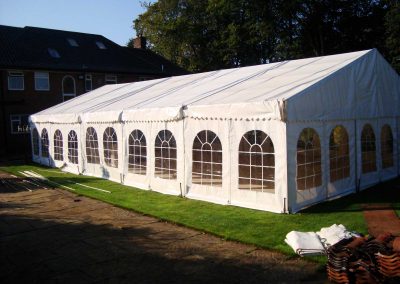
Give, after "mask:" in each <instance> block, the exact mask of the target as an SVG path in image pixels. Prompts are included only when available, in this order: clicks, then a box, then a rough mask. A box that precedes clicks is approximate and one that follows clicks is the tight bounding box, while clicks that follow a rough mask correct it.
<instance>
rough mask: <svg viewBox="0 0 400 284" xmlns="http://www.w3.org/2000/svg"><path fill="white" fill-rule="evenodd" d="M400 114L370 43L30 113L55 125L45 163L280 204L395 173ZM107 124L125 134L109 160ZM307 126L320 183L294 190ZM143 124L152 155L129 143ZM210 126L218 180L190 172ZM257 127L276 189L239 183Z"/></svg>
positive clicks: (280, 207)
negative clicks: (369, 153)
mask: <svg viewBox="0 0 400 284" xmlns="http://www.w3.org/2000/svg"><path fill="white" fill-rule="evenodd" d="M399 116H400V79H399V76H398V75H397V74H396V72H395V71H394V70H393V69H392V68H391V67H390V65H389V64H388V63H387V62H386V61H385V60H384V59H383V57H382V56H381V55H380V54H379V52H377V51H376V50H375V49H373V50H366V51H361V52H354V53H347V54H340V55H333V56H324V57H318V58H309V59H301V60H293V61H284V62H278V63H272V64H265V65H259V66H253V67H244V68H237V69H228V70H220V71H213V72H207V73H199V74H192V75H185V76H176V77H170V78H163V79H157V80H150V81H143V82H136V83H129V84H117V85H106V86H103V87H101V88H98V89H96V90H93V91H91V92H89V93H87V94H85V95H81V96H78V97H76V98H74V99H72V100H69V101H66V102H64V103H61V104H59V105H56V106H54V107H51V108H49V109H46V110H44V111H41V112H39V113H37V114H34V115H32V116H31V117H30V121H31V126H32V129H34V128H36V129H37V130H38V133H41V131H42V130H43V129H44V128H46V130H47V131H48V134H49V140H50V141H49V144H50V145H49V153H50V157H49V158H44V157H42V155H41V150H40V151H39V155H33V159H34V161H36V162H38V163H41V164H45V165H49V166H55V167H62V168H63V169H64V170H66V171H70V172H74V173H82V174H86V175H93V176H98V177H103V178H107V179H110V180H113V181H117V182H121V183H123V184H126V185H131V186H135V187H139V188H142V189H149V190H155V191H159V192H162V193H168V194H174V195H182V196H187V197H189V198H193V199H200V200H205V201H210V202H214V203H219V204H232V205H237V206H243V207H248V208H255V209H261V210H267V211H272V212H278V213H280V212H297V211H299V210H301V209H302V208H305V207H307V206H310V205H312V204H315V203H318V202H321V201H323V200H327V199H332V198H336V197H340V196H343V195H345V194H349V193H351V192H355V191H356V190H361V189H364V188H366V187H368V186H370V185H372V184H375V183H377V182H380V181H383V180H386V179H389V178H393V177H395V176H396V175H398V174H399V143H398V141H399V138H400V137H399V128H400V125H399V123H400V119H399ZM366 123H368V124H370V125H371V126H372V128H373V130H374V133H375V138H376V144H375V145H376V149H375V150H376V171H374V172H369V173H363V172H362V165H361V163H362V157H363V153H362V151H361V150H362V149H361V148H362V145H361V132H362V129H363V126H364V125H365V124H366ZM384 125H389V126H390V128H391V131H392V133H393V143H392V144H390V145H392V149H393V150H391V151H392V152H393V153H392V152H391V153H392V155H393V159H394V160H393V166H391V167H386V168H383V167H382V157H381V144H382V143H381V131H382V127H383V126H384ZM337 126H342V127H343V128H344V129H345V130H346V133H347V135H348V156H349V158H348V160H349V161H348V165H347V166H346V167H347V168H349V175H348V176H345V177H344V178H341V179H339V180H334V181H331V180H333V179H332V178H330V166H331V163H330V156H329V149H330V148H329V143H330V140H329V139H330V135H331V133H332V131H333V129H334V128H335V127H337ZM90 127H92V128H93V129H94V130H95V131H96V134H97V140H98V141H97V147H98V149H97V150H98V153H99V162H98V163H89V162H88V159H87V151H92V150H93V149H89V150H88V149H87V148H88V145H87V141H86V132H87V129H88V128H90ZM108 127H112V128H113V130H114V131H115V135H116V137H117V143H118V148H117V150H116V149H113V154H114V155H115V157H118V161H117V162H115V159H114V160H113V161H114V162H115V164H114V166H109V165H107V164H106V162H105V157H104V153H105V152H104V150H105V149H104V145H105V144H104V143H103V142H104V141H103V135H104V132H105V131H106V129H107V128H108ZM305 128H312V129H313V130H314V131H315V133H317V135H318V137H319V141H320V151H321V152H320V164H321V165H320V167H318V168H321V174H320V176H321V183H318V184H317V186H314V187H310V188H306V189H304V190H298V188H297V184H296V181H297V178H298V169H299V168H298V167H297V163H298V161H297V159H298V158H297V157H298V155H297V154H298V153H297V151H298V140H299V136H300V134H301V133H302V131H303V129H305ZM56 130H60V131H61V133H62V137H63V153H64V155H63V156H64V161H56V160H54V139H53V137H54V133H55V131H56ZM71 130H74V131H75V132H76V133H77V134H78V163H72V162H71V161H69V159H68V151H69V149H68V147H69V144H68V133H69V132H70V131H71ZM137 130H139V131H140V133H142V134H143V136H144V137H145V141H146V143H145V146H143V145H144V144H143V145H141V146H143V147H145V148H143V147H142V148H143V149H146V152H145V153H146V155H145V157H136V156H135V157H133V154H132V153H130V152H131V151H133V150H132V149H133V148H132V147H133V146H132V145H131V146H130V145H129V136H130V134H131V133H132V132H133V131H137ZM165 130H168V131H170V132H171V133H172V135H173V137H174V140H175V142H176V145H175V146H174V149H176V156H173V157H172V158H171V157H167V158H166V160H165V159H164V160H163V161H164V162H165V161H167V162H168V163H167V164H165V165H168V166H167V167H174V169H171V170H173V171H176V175H174V176H173V178H163V177H162V175H161V176H160V175H159V174H158V173H157V168H158V167H159V159H158V158H157V157H156V155H158V154H157V153H158V152H157V151H158V150H157V149H158V148H157V147H156V138H157V135H158V134H159V133H160V131H165ZM204 130H208V131H212V132H213V133H215V134H216V135H217V136H218V138H219V140H220V142H221V147H222V169H221V171H220V172H219V173H218V175H221V176H222V184H219V185H218V186H214V185H212V186H211V185H203V184H198V183H193V182H192V166H193V163H192V162H193V157H192V148H193V143H194V139H195V138H196V135H198V133H200V132H201V131H204ZM254 130H257V131H262V132H263V133H265V135H266V136H268V137H269V138H270V139H271V142H272V144H273V149H274V153H273V155H274V165H273V168H274V175H273V183H274V188H273V190H245V189H239V188H240V187H239V169H238V165H239V154H238V153H239V144H240V141H241V139H242V137H243V135H244V134H245V133H246V132H249V131H254ZM314 136H315V135H314ZM39 140H40V139H39ZM39 142H40V141H39ZM91 144H93V143H91ZM385 145H388V143H386V144H385ZM89 146H90V147H92V146H93V145H89ZM90 147H89V148H90ZM163 147H167V146H166V145H163V146H162V147H161V148H162V149H161V150H160V151H161V152H163V151H164V150H165V149H164V148H163ZM307 147H308V146H307ZM385 147H386V148H387V146H385ZM142 148H141V149H142ZM386 148H385V149H386ZM39 149H41V147H39ZM106 150H107V149H106ZM167 150H168V151H169V149H167ZM135 151H136V150H135ZM312 151H313V153H314V154H316V155H319V154H318V153H317V152H316V150H315V149H313V150H312ZM156 152H157V153H156ZM32 153H34V152H33V151H32ZM171 153H175V152H171ZM173 155H175V154H173ZM318 157H319V156H318ZM138 159H139V160H140V163H142V164H141V170H140V171H133V170H131V169H132V165H131V163H139V162H138V161H139V160H138ZM331 160H332V159H331ZM92 162H93V161H92ZM164 162H162V163H164ZM143 163H144V164H143ZM318 163H319V161H318ZM306 171H309V170H308V169H306ZM313 171H315V168H313ZM254 172H255V171H254ZM317 174H318V173H317ZM250 175H253V174H250ZM171 177H172V176H171ZM250 178H254V180H257V178H258V177H250Z"/></svg>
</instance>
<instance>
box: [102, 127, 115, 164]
mask: <svg viewBox="0 0 400 284" xmlns="http://www.w3.org/2000/svg"><path fill="white" fill-rule="evenodd" d="M103 147H104V161H105V163H106V165H107V166H109V167H113V168H118V139H117V133H115V130H114V128H112V127H107V128H106V130H105V131H104V134H103Z"/></svg>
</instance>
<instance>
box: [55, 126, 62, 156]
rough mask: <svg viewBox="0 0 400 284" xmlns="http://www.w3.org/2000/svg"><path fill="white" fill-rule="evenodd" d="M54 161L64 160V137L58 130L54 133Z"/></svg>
mask: <svg viewBox="0 0 400 284" xmlns="http://www.w3.org/2000/svg"><path fill="white" fill-rule="evenodd" d="M54 160H57V161H62V160H64V155H63V137H62V133H61V131H60V130H58V129H57V130H56V132H54Z"/></svg>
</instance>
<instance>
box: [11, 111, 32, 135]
mask: <svg viewBox="0 0 400 284" xmlns="http://www.w3.org/2000/svg"><path fill="white" fill-rule="evenodd" d="M28 118H29V115H27V114H12V115H11V116H10V122H11V134H22V133H28V132H29V122H28Z"/></svg>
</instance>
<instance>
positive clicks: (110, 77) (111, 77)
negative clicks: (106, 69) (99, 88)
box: [105, 75, 117, 84]
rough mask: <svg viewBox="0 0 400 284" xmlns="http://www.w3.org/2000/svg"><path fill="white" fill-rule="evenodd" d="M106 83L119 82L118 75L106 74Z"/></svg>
mask: <svg viewBox="0 0 400 284" xmlns="http://www.w3.org/2000/svg"><path fill="white" fill-rule="evenodd" d="M105 82H106V84H117V76H115V75H106V80H105Z"/></svg>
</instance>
